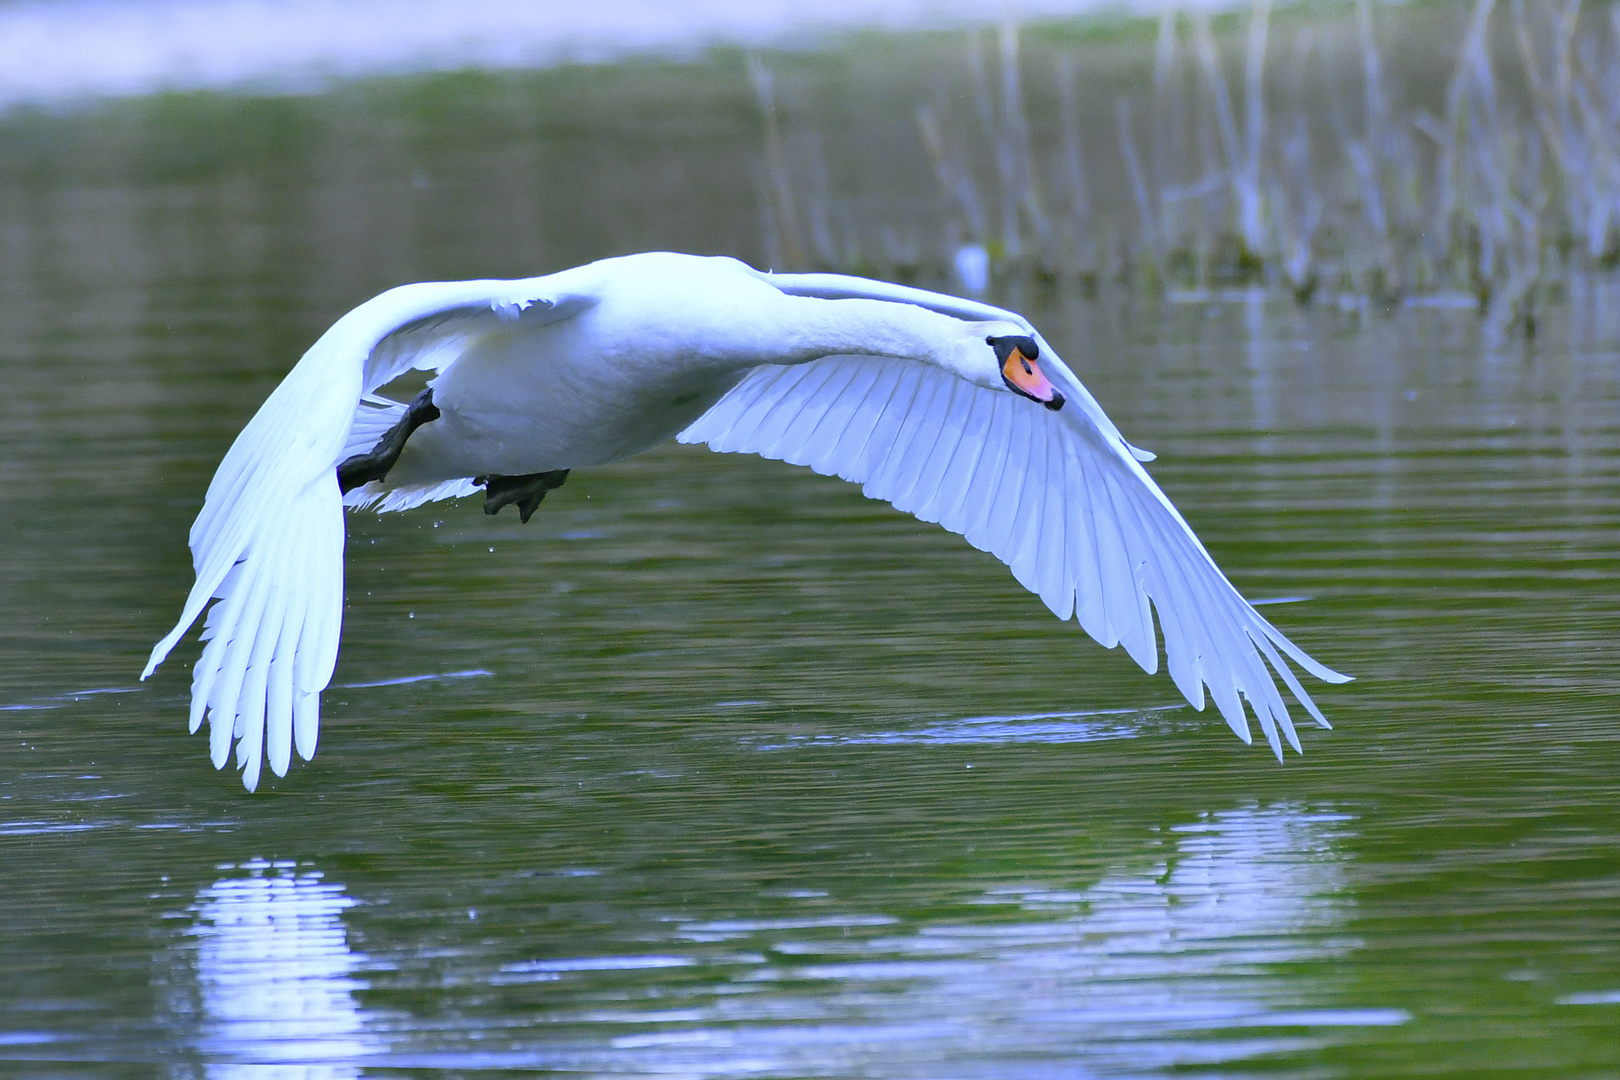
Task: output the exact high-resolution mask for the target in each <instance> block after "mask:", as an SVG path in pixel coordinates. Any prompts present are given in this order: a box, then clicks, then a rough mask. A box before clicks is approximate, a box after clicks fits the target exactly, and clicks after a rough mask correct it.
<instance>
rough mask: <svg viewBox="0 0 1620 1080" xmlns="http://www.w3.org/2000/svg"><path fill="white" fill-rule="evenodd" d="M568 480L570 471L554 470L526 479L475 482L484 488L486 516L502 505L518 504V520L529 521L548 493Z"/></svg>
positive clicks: (493, 478)
mask: <svg viewBox="0 0 1620 1080" xmlns="http://www.w3.org/2000/svg"><path fill="white" fill-rule="evenodd" d="M567 479H568V470H567V469H553V470H551V471H550V472H537V473H529V474H528V475H527V476H480V477H478V478H477V479H476V480H474V481H473V483H475V484H483V485H484V513H486V514H494V513H497V512H499V510H500V508H501V507H503V506H507V505H510V504H511V503H517V508H518V518H519V519H520V520H522V521H524V522H527V521H528V520H529V519H530V518H531V517H533V516H534V512H535V511H536V510H538V509H539V508H540V502H541V500H543V499H544V498H545V497H546V492H548V491H551V490H553V489H555V488H560V487H562V486H563V481H565V480H567Z"/></svg>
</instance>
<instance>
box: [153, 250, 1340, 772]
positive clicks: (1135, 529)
mask: <svg viewBox="0 0 1620 1080" xmlns="http://www.w3.org/2000/svg"><path fill="white" fill-rule="evenodd" d="M412 368H418V369H423V370H430V371H435V372H437V376H436V377H435V378H434V379H433V380H432V382H431V383H430V389H429V390H428V391H425V392H424V393H423V395H422V396H420V397H419V398H418V399H417V401H416V402H414V403H412V405H411V406H409V407H407V406H405V405H401V404H399V403H397V402H392V401H387V400H385V399H383V398H379V397H376V396H374V394H373V391H375V390H377V389H378V388H379V387H381V386H383V385H384V384H386V383H388V382H390V381H391V380H393V379H395V378H397V377H398V376H399V375H401V374H403V373H404V372H406V371H408V370H410V369H412ZM1065 406H1066V407H1065ZM670 436H675V437H677V438H678V439H680V441H682V442H688V443H693V442H702V443H707V444H709V446H710V447H712V448H713V449H715V450H721V451H732V452H743V451H746V452H750V453H756V454H761V455H763V456H765V457H772V458H780V459H782V460H784V461H789V462H793V463H795V464H799V465H808V466H810V467H811V468H812V469H815V470H816V471H817V472H820V473H827V474H836V475H838V476H842V477H844V478H845V479H847V480H852V481H855V482H857V483H860V484H862V485H863V490H864V491H865V493H866V494H867V495H868V496H870V497H872V498H878V499H886V500H888V501H889V502H891V503H893V504H894V505H895V506H896V507H898V508H900V509H902V510H906V511H909V512H910V513H912V514H915V515H916V516H917V517H919V518H921V519H922V520H924V521H937V522H939V523H940V524H941V525H943V526H945V527H946V528H947V529H950V530H952V531H953V532H957V533H960V534H962V535H963V536H965V537H966V538H967V540H968V542H969V543H971V544H973V545H974V546H975V547H978V548H980V549H982V550H985V551H989V552H991V553H993V554H994V555H996V556H997V557H998V558H1000V559H1001V560H1002V561H1004V562H1005V563H1007V565H1008V566H1009V567H1011V569H1012V572H1013V574H1014V576H1015V577H1016V578H1017V579H1018V581H1019V582H1020V583H1021V584H1022V585H1024V587H1025V588H1027V589H1029V590H1030V591H1031V592H1034V593H1036V594H1038V595H1039V596H1040V598H1041V599H1042V600H1043V601H1045V603H1046V605H1047V606H1048V607H1049V608H1051V609H1052V611H1053V613H1054V614H1056V615H1057V616H1058V617H1059V618H1060V619H1068V618H1070V617H1071V616H1074V617H1077V618H1078V619H1079V621H1080V624H1081V626H1083V627H1084V628H1085V630H1086V632H1087V633H1088V634H1090V635H1091V636H1092V637H1093V638H1096V639H1097V640H1098V641H1099V642H1101V643H1102V644H1103V645H1105V646H1107V647H1109V648H1112V647H1113V646H1115V645H1117V644H1123V645H1124V646H1125V650H1126V652H1128V653H1129V654H1130V655H1131V657H1132V658H1133V659H1135V661H1136V662H1137V663H1138V664H1140V665H1141V666H1142V668H1143V669H1144V670H1146V671H1148V672H1150V673H1151V672H1153V671H1155V670H1157V668H1158V643H1157V640H1156V638H1155V635H1154V631H1153V619H1152V615H1151V614H1150V613H1149V607H1148V602H1149V600H1151V601H1152V602H1153V605H1154V606H1155V607H1156V608H1157V610H1158V613H1159V623H1160V626H1161V628H1162V630H1163V632H1164V639H1165V654H1166V657H1167V659H1168V666H1169V669H1170V677H1171V678H1172V679H1174V680H1175V683H1176V686H1177V687H1178V688H1179V689H1180V690H1181V692H1182V693H1183V694H1185V695H1186V696H1187V699H1188V700H1189V701H1190V702H1192V704H1193V706H1194V707H1195V708H1198V709H1202V708H1203V707H1204V687H1205V686H1208V687H1209V691H1210V696H1211V697H1213V698H1214V700H1215V703H1216V705H1217V706H1218V707H1219V709H1220V711H1221V714H1222V716H1224V717H1225V718H1226V722H1227V723H1228V724H1229V725H1231V727H1232V730H1233V731H1234V732H1236V733H1237V735H1238V737H1239V738H1241V739H1242V740H1243V741H1244V742H1249V741H1250V740H1251V736H1250V733H1249V727H1248V721H1247V718H1246V716H1245V713H1244V706H1243V701H1244V699H1246V700H1247V701H1248V703H1249V706H1250V707H1251V708H1252V709H1253V710H1254V712H1255V715H1256V716H1257V718H1258V719H1259V721H1260V726H1261V728H1262V730H1264V732H1265V735H1266V738H1267V739H1268V740H1269V742H1270V744H1271V747H1272V750H1273V751H1274V752H1275V753H1276V754H1277V756H1278V758H1279V759H1280V758H1281V757H1282V746H1281V743H1280V742H1279V740H1278V731H1279V729H1280V730H1281V732H1282V734H1283V736H1284V737H1286V738H1287V740H1288V742H1289V745H1291V746H1293V747H1294V749H1295V750H1298V749H1299V739H1298V736H1297V735H1296V734H1295V732H1294V726H1293V724H1292V722H1291V721H1290V719H1289V715H1288V710H1287V708H1286V707H1285V705H1284V704H1283V699H1282V695H1281V694H1280V693H1279V691H1278V689H1277V686H1276V684H1275V683H1274V682H1273V681H1272V676H1271V672H1270V671H1268V670H1267V668H1266V663H1267V662H1269V663H1270V665H1271V668H1272V670H1274V671H1275V672H1276V675H1277V677H1278V678H1280V679H1281V680H1282V682H1283V683H1284V684H1285V685H1286V686H1287V687H1288V689H1289V690H1291V691H1292V692H1293V694H1294V696H1295V697H1297V698H1298V699H1299V702H1300V704H1301V705H1303V706H1304V708H1305V710H1306V711H1307V712H1308V713H1309V714H1310V715H1311V716H1312V717H1314V718H1315V720H1316V722H1317V723H1318V724H1320V725H1321V726H1323V727H1327V726H1328V723H1327V721H1326V720H1325V719H1324V718H1323V717H1322V714H1321V712H1320V710H1318V709H1317V707H1316V705H1315V704H1314V703H1313V702H1312V701H1311V699H1310V697H1309V695H1307V694H1306V692H1305V690H1304V688H1303V687H1301V686H1300V684H1299V681H1298V679H1297V678H1296V677H1295V676H1294V674H1293V672H1292V671H1291V670H1290V669H1289V667H1288V665H1287V664H1286V662H1285V661H1284V660H1283V658H1282V656H1280V655H1279V650H1280V651H1281V652H1282V653H1286V654H1287V655H1288V656H1289V657H1290V658H1292V659H1293V660H1294V661H1295V662H1296V663H1298V664H1299V665H1300V666H1301V667H1303V668H1304V669H1305V670H1306V671H1309V672H1310V673H1311V674H1312V675H1314V676H1316V677H1317V678H1319V679H1322V680H1325V681H1327V682H1335V683H1336V682H1343V681H1346V679H1347V678H1348V677H1347V676H1344V675H1339V674H1337V673H1335V672H1333V671H1331V670H1329V669H1328V668H1326V667H1323V666H1322V665H1321V664H1319V663H1317V662H1316V661H1314V660H1312V659H1311V658H1310V657H1309V656H1307V655H1305V653H1304V652H1303V651H1302V650H1300V649H1299V648H1298V647H1297V646H1295V645H1294V644H1293V643H1292V642H1290V641H1289V640H1288V639H1287V638H1285V637H1284V636H1283V635H1282V634H1281V633H1279V632H1278V631H1277V630H1276V628H1274V627H1273V626H1272V625H1271V624H1270V623H1269V622H1267V621H1266V620H1265V619H1264V618H1262V617H1261V616H1260V614H1259V613H1258V612H1256V611H1255V610H1254V608H1253V607H1251V606H1250V605H1249V604H1248V603H1247V602H1246V601H1245V600H1244V599H1243V598H1242V597H1241V596H1239V595H1238V593H1237V590H1236V589H1234V588H1233V587H1232V585H1231V584H1230V583H1229V582H1228V581H1227V580H1226V578H1225V576H1224V575H1222V573H1221V572H1220V570H1219V569H1218V568H1217V567H1216V566H1215V563H1214V562H1213V561H1212V560H1211V559H1210V557H1209V555H1208V553H1207V552H1206V551H1205V550H1204V547H1203V545H1202V544H1200V543H1199V541H1198V539H1197V537H1195V536H1194V535H1193V533H1192V530H1191V529H1190V528H1189V527H1188V525H1187V523H1186V522H1185V521H1184V520H1183V519H1182V517H1181V515H1180V514H1179V513H1177V511H1176V509H1175V507H1173V506H1172V505H1171V504H1170V501H1169V499H1167V498H1166V497H1165V495H1164V493H1163V492H1161V491H1160V490H1159V488H1158V485H1156V484H1155V483H1154V482H1153V480H1152V479H1151V478H1150V477H1149V476H1148V474H1147V473H1146V471H1144V470H1143V468H1142V466H1141V464H1140V463H1139V462H1142V461H1148V460H1151V459H1152V456H1153V455H1151V454H1148V453H1146V452H1144V451H1141V450H1137V449H1135V448H1134V447H1132V446H1130V445H1129V444H1128V443H1126V442H1125V440H1124V438H1122V437H1121V436H1120V433H1119V431H1118V430H1117V429H1116V428H1115V427H1114V425H1113V423H1112V422H1111V421H1110V420H1109V419H1108V417H1107V416H1106V415H1104V413H1103V411H1102V408H1101V406H1099V405H1098V404H1097V402H1096V400H1095V399H1094V398H1092V396H1091V394H1090V393H1089V392H1088V391H1087V390H1086V388H1085V387H1084V386H1082V385H1081V384H1080V381H1079V379H1077V378H1076V377H1075V375H1074V373H1073V372H1072V371H1070V370H1069V368H1068V367H1067V366H1065V365H1064V363H1063V362H1062V361H1061V360H1060V359H1058V357H1057V355H1056V354H1055V353H1054V352H1053V351H1052V349H1051V347H1050V346H1049V345H1047V343H1046V342H1045V340H1044V339H1042V338H1041V336H1040V335H1039V334H1038V333H1036V331H1035V329H1034V328H1033V327H1032V326H1030V324H1029V323H1028V322H1027V321H1025V320H1024V319H1023V318H1022V317H1020V316H1018V315H1016V314H1014V313H1013V312H1010V311H1004V310H1002V309H1000V308H995V307H991V306H989V305H987V304H981V303H976V302H973V301H970V300H962V299H958V298H956V297H951V296H944V295H940V294H938V293H931V292H925V291H923V290H920V289H912V288H906V287H903V286H899V285H889V284H884V283H882V282H876V281H868V280H865V279H862V278H853V277H843V276H840V275H834V274H767V273H761V272H759V271H756V270H754V269H752V268H750V267H748V266H746V265H745V264H743V263H740V262H737V261H736V260H734V259H726V258H700V257H696V256H690V255H675V254H666V253H650V254H642V255H629V256H625V257H622V258H616V259H606V260H603V261H601V262H596V263H591V264H590V265H588V266H581V267H577V268H575V269H572V270H565V271H562V272H560V273H556V274H549V275H546V276H543V277H536V278H528V279H524V280H520V281H464V282H445V283H427V284H416V285H403V286H400V287H399V288H397V289H391V290H389V291H388V292H385V293H383V294H382V295H381V296H378V297H376V298H375V299H373V300H369V301H367V302H366V303H364V304H361V305H360V306H359V307H357V308H355V309H354V310H353V311H351V312H349V313H348V314H347V315H345V316H343V317H342V318H341V319H339V320H338V321H337V322H336V323H335V324H333V326H332V328H331V329H329V330H328V331H327V332H326V333H325V334H323V335H322V336H321V338H320V340H318V341H317V342H315V344H314V345H313V346H311V347H310V350H309V351H308V352H307V353H305V354H304V357H303V359H302V360H300V361H299V362H298V365H297V366H296V367H294V368H293V370H292V371H291V373H289V374H288V376H287V378H286V379H285V380H284V381H283V382H282V383H281V385H280V386H278V387H277V388H276V390H275V391H274V392H273V393H272V394H271V395H270V397H269V399H268V400H266V401H265V403H264V405H263V406H262V407H260V409H259V411H258V413H257V414H256V415H255V416H254V417H253V419H252V420H251V421H249V422H248V425H247V427H246V428H244V429H243V430H242V433H241V434H240V435H239V436H237V439H236V441H235V443H233V444H232V445H231V448H230V450H229V452H227V453H226V455H225V460H224V461H222V462H221V463H220V466H219V470H218V471H217V472H216V473H215V474H214V479H213V482H212V483H210V484H209V486H208V495H207V498H206V500H205V501H204V504H203V508H202V511H201V513H199V514H198V515H197V520H196V522H195V523H194V524H193V525H192V527H191V551H192V559H193V565H194V567H195V570H196V574H197V580H196V584H195V585H194V586H193V587H192V589H191V593H190V595H189V596H188V597H187V599H186V603H185V607H184V610H183V611H182V612H181V614H180V619H179V621H178V622H177V623H176V624H175V626H174V629H173V630H171V631H170V632H169V633H168V635H167V636H165V637H164V638H163V640H162V641H160V642H158V643H157V645H156V647H154V648H153V650H152V656H151V660H150V662H149V663H148V664H147V665H146V670H145V671H144V672H143V673H142V675H141V678H142V679H145V678H146V677H147V676H149V675H151V674H152V672H153V670H154V669H155V668H156V667H157V665H158V664H159V663H161V662H162V661H163V659H164V657H166V656H167V655H168V654H169V651H170V650H171V649H172V648H173V647H174V645H175V643H176V642H178V641H179V639H180V637H181V635H182V634H183V633H184V632H185V630H186V628H187V627H189V626H190V625H191V624H192V623H193V622H194V621H195V620H196V619H197V617H198V616H199V615H200V614H202V611H203V608H204V607H205V606H206V605H207V604H208V601H209V600H210V599H211V598H215V597H217V598H218V599H219V602H218V603H217V604H215V605H214V606H213V607H212V608H211V609H210V610H209V612H208V617H207V621H206V625H205V629H204V631H203V634H202V637H203V639H204V640H206V641H207V646H206V647H205V648H204V650H203V654H202V658H201V660H200V661H199V662H198V663H197V665H196V667H195V669H194V673H193V678H192V691H191V693H192V697H191V730H192V731H193V732H195V731H196V730H197V728H198V726H199V725H200V724H201V722H202V718H203V716H204V713H205V712H206V714H207V715H208V717H209V747H210V750H211V751H212V756H213V760H214V766H215V767H216V768H221V767H223V766H224V764H225V760H226V758H227V757H228V755H229V752H230V748H231V744H232V741H233V739H234V740H235V742H236V758H237V763H238V765H239V767H240V768H241V769H242V781H243V783H244V784H245V785H246V787H247V788H248V790H250V791H251V790H253V789H254V788H255V787H256V786H257V784H258V780H259V772H260V767H261V762H262V760H263V758H265V757H268V759H269V763H270V768H271V769H273V770H274V771H275V773H276V775H278V776H282V775H285V774H286V771H287V766H288V764H289V761H290V759H291V751H292V748H293V747H294V746H296V747H297V749H298V752H299V754H300V755H301V756H302V757H304V758H305V759H306V760H307V759H309V758H310V757H312V756H313V754H314V752H315V741H316V731H317V727H318V720H319V709H320V704H319V702H320V692H321V690H323V689H324V688H325V687H326V684H327V683H328V682H329V681H330V679H331V676H332V669H333V666H334V665H335V663H336V661H337V647H338V629H339V624H340V621H341V609H342V595H343V542H344V526H343V507H344V505H345V504H347V505H349V506H352V507H359V506H368V505H376V506H377V507H378V508H379V510H380V511H388V510H404V509H407V508H409V507H412V506H416V505H418V504H420V503H422V502H425V501H428V500H430V499H443V498H449V497H452V496H458V495H468V494H472V493H474V492H475V491H478V490H480V488H483V489H484V490H485V492H486V502H485V510H486V511H487V512H490V513H493V512H495V510H498V509H500V507H501V506H504V505H506V504H507V503H514V502H515V503H517V504H518V507H519V510H520V512H521V513H522V515H523V518H524V520H527V518H528V515H529V514H530V513H532V512H533V511H534V508H535V506H536V505H537V504H538V502H539V501H540V499H541V498H543V497H544V494H545V492H546V490H547V489H549V488H552V487H555V486H557V484H559V483H561V482H562V479H563V477H565V476H566V470H568V469H572V468H575V467H578V466H584V465H597V464H601V463H604V462H608V461H614V460H617V459H619V458H623V457H627V456H629V455H631V454H635V453H638V452H640V451H642V450H645V449H647V448H648V447H651V446H653V445H655V444H657V443H659V442H662V441H664V440H665V439H667V438H669V437H670ZM340 474H342V482H341V483H340ZM384 475H386V481H382V480H379V479H377V478H378V477H382V476H384ZM350 488H352V490H350Z"/></svg>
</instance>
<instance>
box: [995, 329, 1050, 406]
mask: <svg viewBox="0 0 1620 1080" xmlns="http://www.w3.org/2000/svg"><path fill="white" fill-rule="evenodd" d="M984 343H985V344H986V345H988V346H990V348H991V349H993V350H994V351H995V354H996V366H997V367H998V368H1000V370H1001V381H1002V383H1003V384H1004V385H1005V386H1006V387H1007V389H1009V390H1011V391H1012V392H1013V393H1015V394H1018V395H1021V396H1023V397H1027V398H1029V400H1031V401H1038V402H1040V403H1041V404H1042V405H1045V406H1046V407H1047V408H1048V409H1051V410H1052V411H1053V412H1057V411H1058V410H1059V409H1061V408H1063V395H1062V394H1061V393H1059V392H1058V388H1057V387H1055V386H1053V385H1052V381H1051V380H1050V379H1048V378H1047V377H1046V375H1045V374H1044V373H1043V372H1042V371H1041V369H1040V366H1039V365H1038V364H1036V363H1035V361H1036V360H1037V359H1039V358H1040V355H1041V347H1040V346H1039V345H1037V344H1036V343H1035V339H1034V338H1032V337H1027V336H1025V335H1023V334H1006V335H1002V336H999V337H998V336H997V335H995V334H991V335H990V336H989V337H986V338H985V339H984Z"/></svg>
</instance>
